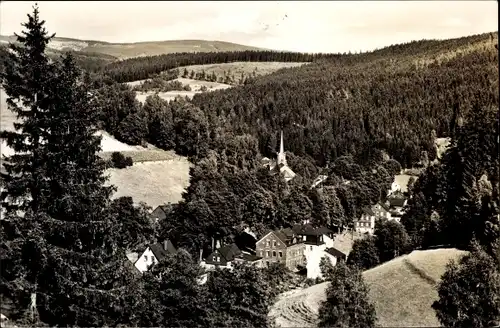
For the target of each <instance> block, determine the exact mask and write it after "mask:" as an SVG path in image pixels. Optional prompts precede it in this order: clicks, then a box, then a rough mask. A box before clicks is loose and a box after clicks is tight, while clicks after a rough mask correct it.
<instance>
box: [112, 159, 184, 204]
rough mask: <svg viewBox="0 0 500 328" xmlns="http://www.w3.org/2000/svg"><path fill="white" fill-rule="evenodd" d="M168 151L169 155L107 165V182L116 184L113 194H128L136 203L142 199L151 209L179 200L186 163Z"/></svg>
mask: <svg viewBox="0 0 500 328" xmlns="http://www.w3.org/2000/svg"><path fill="white" fill-rule="evenodd" d="M167 153H169V152H167ZM169 154H170V156H171V158H172V159H169V160H160V161H148V162H143V163H139V162H138V163H135V164H134V165H133V166H131V167H128V168H125V169H109V170H108V171H107V173H109V183H110V184H112V185H115V186H117V187H118V190H117V192H116V193H115V194H114V195H113V198H116V197H121V196H132V197H133V198H134V201H135V202H136V203H138V202H145V203H147V204H148V205H149V206H151V207H153V209H154V208H155V207H157V206H158V205H161V204H164V203H167V202H171V203H176V202H178V201H180V200H181V199H182V193H183V192H184V190H185V189H186V188H187V187H188V185H189V167H190V163H189V162H188V160H187V158H185V157H181V156H177V155H174V154H172V153H169ZM125 155H128V154H126V153H125Z"/></svg>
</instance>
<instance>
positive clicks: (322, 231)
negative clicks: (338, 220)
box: [316, 227, 333, 235]
mask: <svg viewBox="0 0 500 328" xmlns="http://www.w3.org/2000/svg"><path fill="white" fill-rule="evenodd" d="M316 231H317V232H318V233H320V234H322V235H327V234H329V233H333V231H332V230H330V229H328V228H327V227H319V228H317V229H316Z"/></svg>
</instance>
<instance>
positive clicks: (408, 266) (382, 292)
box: [269, 249, 465, 327]
mask: <svg viewBox="0 0 500 328" xmlns="http://www.w3.org/2000/svg"><path fill="white" fill-rule="evenodd" d="M463 254H465V252H463V251H459V250H457V249H435V250H425V251H414V252H412V253H411V254H409V255H405V256H401V257H398V258H396V259H394V260H392V261H390V262H387V263H384V264H382V265H380V266H378V267H375V268H373V269H370V270H367V271H365V272H364V273H363V277H364V279H365V282H366V283H367V284H368V286H369V289H370V291H369V295H370V299H371V300H372V302H374V304H375V309H376V311H377V320H378V321H377V326H380V327H439V322H438V320H437V318H436V315H435V313H434V310H433V309H432V308H431V304H432V303H433V302H434V301H435V300H436V299H437V297H438V294H437V291H436V289H435V284H436V282H438V281H439V279H440V277H441V276H442V274H443V273H444V271H445V268H446V264H447V263H448V262H449V260H451V259H454V260H457V259H458V258H459V257H460V256H461V255H463ZM328 285H329V283H328V282H325V283H321V284H317V285H314V286H311V287H309V288H306V289H303V290H297V291H294V292H291V293H290V292H289V293H288V294H283V295H281V297H279V299H278V301H277V302H276V303H275V304H274V305H273V307H272V308H271V311H270V312H269V316H270V317H271V318H274V320H275V322H276V324H277V325H278V326H281V327H314V326H315V325H316V320H317V314H318V310H319V306H320V303H321V301H322V300H324V299H325V298H326V294H325V293H326V289H327V288H328ZM416 291H418V292H416Z"/></svg>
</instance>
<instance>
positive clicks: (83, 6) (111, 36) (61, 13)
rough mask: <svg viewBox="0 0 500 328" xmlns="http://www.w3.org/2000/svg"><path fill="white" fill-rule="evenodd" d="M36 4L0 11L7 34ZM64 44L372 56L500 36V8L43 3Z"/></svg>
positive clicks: (473, 4)
mask: <svg viewBox="0 0 500 328" xmlns="http://www.w3.org/2000/svg"><path fill="white" fill-rule="evenodd" d="M33 4H34V2H31V1H26V2H22V1H12V2H10V1H9V2H2V3H1V4H0V33H1V34H2V35H11V34H12V33H13V32H19V31H20V30H21V25H20V24H21V23H22V22H24V21H26V13H28V12H30V11H31V6H32V5H33ZM39 7H40V16H41V17H42V19H44V20H46V21H47V23H46V26H47V29H48V30H49V32H55V33H56V34H57V36H64V37H71V38H79V39H91V40H102V41H108V42H138V41H159V40H181V39H204V40H220V41H229V42H235V43H240V44H245V45H251V46H257V47H264V48H271V49H281V50H292V51H307V52H344V51H359V50H362V51H364V50H372V49H375V48H381V47H384V46H388V45H391V44H395V43H401V42H406V41H411V40H421V39H444V38H453V37H460V36H466V35H471V34H478V33H484V32H492V31H497V30H498V3H497V1H494V0H491V1H346V2H342V1H318V2H316V1H293V2H292V1H289V2H276V1H272V2H264V1H260V2H257V1H255V2H222V1H217V2H215V1H214V2H209V1H204V2H195V1H185V2H181V1H179V2H171V1H168V2H167V1H165V2H160V1H155V2H153V1H151V2H149V1H123V2H106V1H103V2H97V1H96V2H89V1H85V2H77V1H47V2H46V1H42V2H40V3H39Z"/></svg>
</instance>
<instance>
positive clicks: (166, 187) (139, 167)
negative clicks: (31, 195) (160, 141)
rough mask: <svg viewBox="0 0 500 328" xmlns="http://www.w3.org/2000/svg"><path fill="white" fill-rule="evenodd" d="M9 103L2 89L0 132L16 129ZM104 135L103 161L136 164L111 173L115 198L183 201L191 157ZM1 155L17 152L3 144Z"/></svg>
mask: <svg viewBox="0 0 500 328" xmlns="http://www.w3.org/2000/svg"><path fill="white" fill-rule="evenodd" d="M5 100H6V94H5V92H4V91H3V90H2V89H0V130H13V128H14V127H13V123H14V122H15V120H16V117H15V115H14V113H12V112H11V111H10V110H8V108H7V104H6V103H5ZM100 134H101V135H102V141H101V147H102V150H103V153H101V155H102V157H103V158H105V159H108V158H109V157H110V156H111V152H113V151H120V152H123V153H124V155H126V156H131V157H132V158H133V160H134V162H135V164H134V165H133V166H132V167H129V168H126V169H122V170H118V169H109V170H107V173H108V174H109V176H110V179H109V183H111V184H113V185H115V186H116V187H117V192H116V193H115V194H114V195H113V197H115V198H116V197H120V196H132V197H133V198H134V201H136V202H146V203H147V204H148V205H150V206H152V207H156V206H158V205H160V204H163V203H165V202H172V203H175V202H178V201H179V200H180V199H181V195H182V192H183V191H184V189H185V188H187V186H188V185H189V167H190V164H189V162H188V161H187V158H185V157H181V156H177V155H175V154H174V153H172V152H170V151H163V150H159V149H155V147H149V148H144V147H140V146H129V145H127V144H124V143H122V142H120V141H118V140H116V139H115V138H113V137H112V136H111V135H109V134H108V133H106V132H102V131H101V132H100ZM0 153H1V154H2V155H9V154H12V153H13V151H12V149H10V148H9V147H7V146H6V144H5V143H4V142H2V144H1V145H0ZM145 162H147V163H145Z"/></svg>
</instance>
